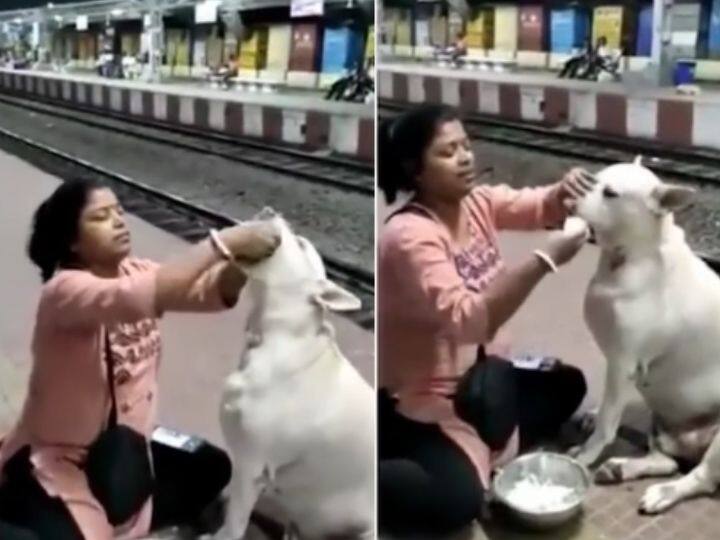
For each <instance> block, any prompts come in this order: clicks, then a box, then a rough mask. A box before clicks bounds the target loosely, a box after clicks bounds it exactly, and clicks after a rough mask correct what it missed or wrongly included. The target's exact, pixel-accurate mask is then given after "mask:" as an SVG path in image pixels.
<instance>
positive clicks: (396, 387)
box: [378, 184, 565, 487]
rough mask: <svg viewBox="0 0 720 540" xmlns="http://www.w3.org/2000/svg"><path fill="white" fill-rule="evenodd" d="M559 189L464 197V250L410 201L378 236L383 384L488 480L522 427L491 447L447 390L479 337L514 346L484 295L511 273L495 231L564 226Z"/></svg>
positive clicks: (490, 346)
mask: <svg viewBox="0 0 720 540" xmlns="http://www.w3.org/2000/svg"><path fill="white" fill-rule="evenodd" d="M558 190H559V184H558V185H553V186H548V187H543V188H535V189H531V188H526V189H522V190H514V189H511V188H509V187H508V186H504V185H503V186H481V187H478V188H476V189H474V190H473V191H472V193H471V194H469V195H468V196H467V197H466V198H465V199H464V200H463V202H462V208H463V211H465V212H467V216H468V218H469V219H468V222H469V227H470V233H471V242H470V243H469V244H468V245H467V246H464V247H461V246H458V245H457V244H456V243H455V242H454V241H453V239H452V237H451V236H450V233H449V231H448V229H447V227H445V225H444V224H443V223H442V222H441V221H440V220H439V219H438V218H437V217H436V216H435V215H434V214H433V212H432V211H431V210H429V209H428V208H425V207H424V206H422V205H420V204H419V203H417V202H413V201H411V202H410V203H408V204H406V205H405V206H404V207H402V208H401V209H399V210H398V211H397V212H395V213H394V214H392V215H391V216H390V217H389V218H388V221H387V223H386V225H385V227H384V229H383V231H382V233H381V235H380V240H379V246H378V249H379V254H378V257H379V261H378V272H379V275H380V280H379V292H378V295H379V296H378V306H379V325H378V358H379V365H378V367H379V386H380V387H382V388H386V389H387V390H388V391H389V392H390V393H391V394H392V395H393V396H394V397H396V398H397V399H398V400H399V403H398V410H399V412H401V413H402V414H404V415H406V416H407V417H409V418H412V419H414V420H417V421H421V422H433V423H438V424H439V425H440V428H441V429H442V430H443V431H444V432H445V433H446V434H447V435H448V436H449V437H450V438H451V439H452V440H454V441H455V442H456V443H457V444H458V445H459V446H460V447H461V448H462V449H463V450H464V451H465V453H466V454H467V455H468V457H469V458H470V460H471V461H472V463H473V465H474V466H475V468H476V470H477V472H478V475H479V477H480V480H481V482H482V483H483V485H484V486H485V487H488V486H489V481H490V472H491V470H492V468H493V466H494V465H497V464H501V463H503V462H505V461H506V460H508V459H510V458H511V457H513V456H514V455H515V454H516V453H517V443H518V440H517V432H516V433H515V434H514V435H513V436H512V437H511V439H510V441H509V443H508V445H507V447H506V448H505V449H504V450H503V451H501V452H496V453H493V452H491V451H490V449H489V448H488V447H487V446H486V445H485V444H484V443H483V441H482V440H481V439H480V438H479V436H478V434H477V432H476V431H475V429H474V428H473V427H472V426H470V425H469V424H467V423H465V422H463V421H462V420H460V419H459V418H458V417H457V416H456V415H455V413H454V410H453V406H452V400H451V398H450V396H452V395H453V394H454V393H455V387H456V385H457V381H458V379H459V378H460V376H461V375H462V374H463V373H464V372H465V371H466V370H467V369H469V368H470V366H471V365H472V364H473V363H474V361H475V357H476V353H477V347H478V345H479V344H486V345H487V350H488V352H491V353H495V354H498V355H507V354H508V353H509V344H508V340H507V336H505V335H503V332H502V330H500V331H499V332H498V335H496V336H495V338H494V339H493V341H492V342H491V343H488V342H489V341H490V340H489V336H488V327H487V322H488V314H487V305H486V303H485V299H484V297H483V291H484V290H485V289H486V288H487V286H488V284H489V283H491V282H492V281H493V280H494V279H495V278H496V277H497V276H498V275H500V274H502V273H503V272H504V271H505V265H504V263H503V260H502V257H501V256H500V251H499V247H498V237H497V230H498V229H525V230H529V229H538V228H542V227H544V226H553V225H559V224H560V222H561V220H562V219H563V218H564V216H565V210H564V208H563V207H562V204H561V203H560V198H559V192H558Z"/></svg>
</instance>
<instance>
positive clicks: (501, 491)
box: [493, 452, 591, 530]
mask: <svg viewBox="0 0 720 540" xmlns="http://www.w3.org/2000/svg"><path fill="white" fill-rule="evenodd" d="M530 476H535V477H536V478H538V479H540V480H541V481H549V482H551V483H552V484H556V485H560V486H565V487H569V488H571V489H572V490H573V491H572V493H571V494H569V495H568V497H566V498H565V499H564V500H563V501H562V504H559V505H557V506H555V507H554V508H553V509H552V510H535V509H529V508H521V507H519V506H518V505H516V504H513V502H512V501H510V500H509V499H508V494H509V493H510V491H511V490H512V488H513V486H514V485H515V484H517V482H518V481H520V480H521V479H524V478H528V477H530ZM590 484H591V482H590V474H589V472H588V470H587V469H586V468H585V467H584V466H583V465H581V464H580V462H578V461H577V460H575V459H573V458H571V457H570V456H566V455H564V454H556V453H553V452H533V453H530V454H525V455H523V456H520V457H518V458H516V459H515V460H513V461H511V462H510V463H508V464H507V465H506V466H504V467H502V468H501V469H499V470H498V472H497V474H496V475H495V478H494V480H493V495H494V498H495V499H496V500H499V501H500V502H501V503H503V504H504V505H505V506H506V507H507V508H508V509H509V511H510V514H511V515H512V516H513V517H514V518H516V519H518V520H519V521H521V522H522V523H523V524H524V525H526V526H527V527H530V528H533V529H542V530H544V529H552V528H554V527H558V526H560V525H562V524H564V523H566V522H568V521H570V520H571V519H572V518H573V517H575V515H576V514H577V513H578V512H580V510H581V509H582V503H583V501H584V499H585V495H586V494H587V491H588V489H589V488H590Z"/></svg>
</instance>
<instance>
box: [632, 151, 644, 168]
mask: <svg viewBox="0 0 720 540" xmlns="http://www.w3.org/2000/svg"><path fill="white" fill-rule="evenodd" d="M633 165H637V166H638V167H642V155H641V154H638V155H637V156H635V159H634V160H633Z"/></svg>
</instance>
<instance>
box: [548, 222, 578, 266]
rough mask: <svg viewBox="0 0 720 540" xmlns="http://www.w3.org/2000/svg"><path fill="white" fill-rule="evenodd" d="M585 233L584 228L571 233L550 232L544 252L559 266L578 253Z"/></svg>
mask: <svg viewBox="0 0 720 540" xmlns="http://www.w3.org/2000/svg"><path fill="white" fill-rule="evenodd" d="M586 238H587V234H586V232H585V231H584V230H582V231H577V232H575V233H572V234H568V233H564V232H554V233H551V234H550V239H549V240H548V243H547V246H546V248H545V249H544V252H545V253H547V254H548V255H549V256H550V258H551V259H552V260H553V262H555V264H556V265H558V266H561V265H563V264H565V263H567V262H569V261H570V260H572V258H573V257H575V255H577V254H578V252H579V251H580V248H582V247H583V244H585V240H586Z"/></svg>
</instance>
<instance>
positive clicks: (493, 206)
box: [377, 105, 594, 538]
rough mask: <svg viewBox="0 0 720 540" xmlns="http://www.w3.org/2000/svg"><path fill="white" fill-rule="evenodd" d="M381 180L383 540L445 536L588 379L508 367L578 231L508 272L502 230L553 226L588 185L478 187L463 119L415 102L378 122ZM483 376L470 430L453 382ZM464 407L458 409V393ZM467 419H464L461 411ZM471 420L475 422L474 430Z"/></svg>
mask: <svg viewBox="0 0 720 540" xmlns="http://www.w3.org/2000/svg"><path fill="white" fill-rule="evenodd" d="M378 148H379V156H378V157H379V160H378V184H379V187H380V189H381V190H382V191H383V192H384V194H385V198H386V200H387V202H388V203H389V204H392V203H393V202H395V200H396V198H397V195H398V193H400V192H402V193H407V194H409V195H410V198H409V200H408V202H406V203H405V204H403V205H401V206H400V207H399V208H398V209H396V210H395V211H394V212H393V213H392V214H391V215H390V217H389V218H388V219H387V221H386V224H385V226H384V228H383V229H382V231H381V232H380V235H379V242H378V244H379V245H378V278H379V279H378V282H379V292H378V296H377V298H378V317H379V318H378V369H379V373H378V388H379V393H378V437H379V439H378V455H379V464H378V466H379V471H378V513H379V515H378V518H379V527H380V532H381V533H387V534H389V535H391V536H407V537H409V538H418V537H430V538H434V537H439V536H444V535H447V534H451V533H454V532H456V531H458V530H459V529H460V528H462V527H464V526H466V525H468V524H470V523H471V522H472V521H473V520H474V519H475V518H476V517H478V516H479V515H480V511H481V505H482V503H483V499H484V498H485V497H486V494H487V493H488V490H489V488H490V476H491V474H492V471H493V468H494V467H495V466H497V465H501V464H502V463H505V462H507V460H509V459H510V458H512V457H513V456H514V455H516V453H517V452H518V449H525V448H528V447H530V446H532V445H534V444H537V443H538V441H541V440H543V439H545V438H548V437H551V436H553V435H554V434H556V432H557V431H558V430H559V428H560V426H561V424H562V423H563V422H565V421H566V420H568V419H569V418H570V416H571V415H572V414H573V413H574V412H575V410H576V409H577V408H578V406H579V405H580V403H581V402H582V400H583V398H584V396H585V393H586V382H585V378H584V376H583V374H582V372H581V371H580V370H579V369H577V368H575V367H572V366H569V365H565V364H562V363H556V364H555V365H554V366H553V367H551V369H538V370H529V369H521V368H519V367H515V366H514V365H513V364H512V363H511V362H509V361H507V360H505V359H504V358H501V357H502V356H505V357H506V356H507V354H508V352H509V342H508V339H507V334H506V332H505V331H504V326H505V323H506V322H507V321H508V320H509V319H510V318H511V317H512V315H513V314H514V313H515V312H516V311H517V310H518V308H519V307H520V306H521V305H522V304H523V303H524V302H525V300H526V299H527V298H528V296H529V295H530V293H531V292H532V290H533V289H534V288H535V286H536V285H537V284H538V283H539V282H540V281H541V280H542V279H543V278H544V277H545V276H546V275H547V274H548V273H549V272H551V271H556V270H557V267H558V266H561V265H563V264H565V263H567V262H568V261H570V260H571V259H572V258H573V257H574V256H575V255H576V254H577V253H578V251H579V250H580V249H581V247H582V246H583V244H584V240H585V238H584V235H582V236H581V235H580V234H576V235H565V234H563V233H556V234H557V236H555V237H554V238H551V240H550V241H549V243H548V244H547V245H546V247H545V249H544V250H536V251H535V252H533V253H531V254H529V255H528V256H526V257H524V259H523V261H522V262H521V263H520V264H517V265H515V266H512V267H509V266H507V265H506V264H505V262H504V261H503V260H502V257H501V255H500V251H499V245H498V231H499V230H501V229H515V230H538V229H543V228H545V227H547V226H553V225H559V224H560V223H562V221H563V219H564V218H565V217H566V215H567V207H572V205H573V204H574V203H575V201H576V199H577V198H579V197H582V196H583V195H584V194H585V193H586V192H588V191H589V190H590V189H592V187H593V185H594V179H593V178H592V177H590V176H589V175H588V174H587V173H585V172H584V171H582V170H579V169H573V170H572V171H570V172H569V173H568V174H567V175H566V176H565V177H564V178H563V179H562V180H561V181H559V182H557V183H555V184H552V185H549V186H543V187H538V188H534V189H531V188H526V189H521V190H515V189H512V188H510V187H508V186H505V185H477V184H476V183H475V178H476V172H475V171H476V164H475V156H474V154H473V150H472V146H471V143H470V140H469V138H468V136H467V134H466V132H465V129H464V127H463V124H462V123H461V121H460V120H459V117H458V116H457V114H456V113H455V112H454V111H452V110H450V109H447V108H444V107H441V106H435V105H432V106H430V105H426V106H422V107H420V108H418V109H416V110H412V111H409V112H407V113H405V114H403V115H401V116H399V117H398V118H397V119H395V120H390V121H388V122H386V123H384V124H383V125H382V126H381V128H380V133H379V142H378ZM473 373H481V374H482V375H483V376H484V379H485V384H483V385H482V387H483V392H482V393H480V394H479V395H478V396H474V394H475V392H472V394H473V398H474V397H478V398H479V399H480V400H484V401H485V405H487V406H488V407H489V408H490V409H492V412H488V407H486V406H485V405H483V406H481V407H477V408H475V409H474V411H475V413H480V412H482V411H486V414H485V416H484V417H483V418H480V419H479V421H475V420H476V419H472V420H470V419H469V417H468V416H467V415H465V414H463V413H462V411H463V410H465V412H467V410H466V409H463V408H462V407H461V408H458V405H457V404H456V403H462V402H464V398H463V397H462V396H464V395H465V394H464V393H463V392H461V386H460V381H461V379H462V377H464V376H465V375H466V374H473ZM459 396H460V397H461V399H460V401H458V397H459ZM461 414H462V418H461V416H460V415H461ZM471 422H472V423H471Z"/></svg>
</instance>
